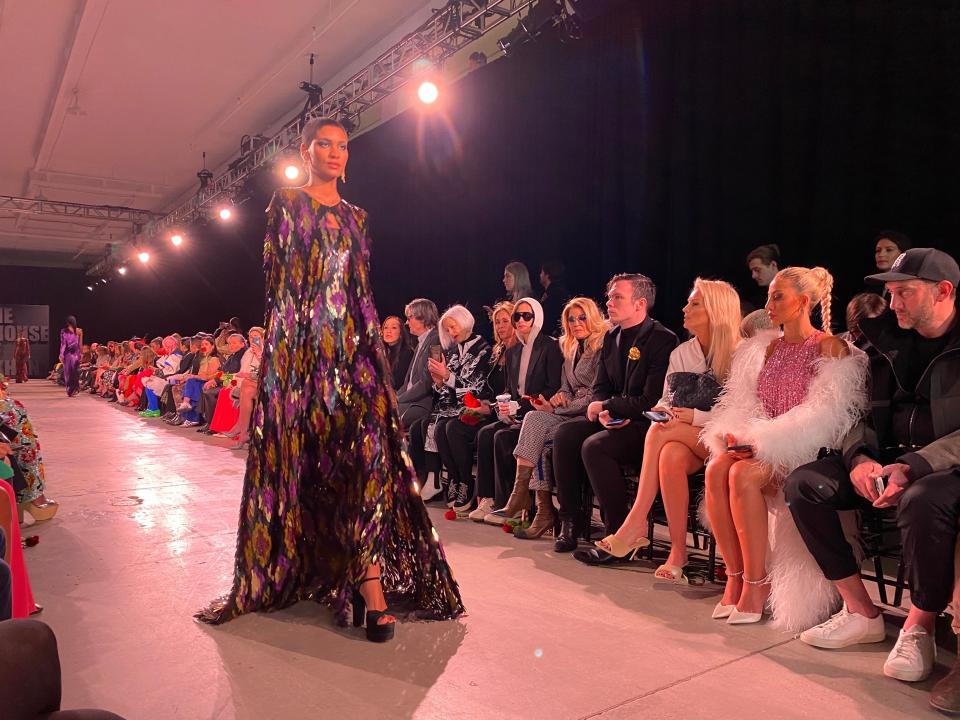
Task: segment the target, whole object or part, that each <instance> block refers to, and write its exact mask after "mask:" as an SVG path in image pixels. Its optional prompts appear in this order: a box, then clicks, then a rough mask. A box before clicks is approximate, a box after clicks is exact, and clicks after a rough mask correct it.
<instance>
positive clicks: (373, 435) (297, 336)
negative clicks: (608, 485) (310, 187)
mask: <svg viewBox="0 0 960 720" xmlns="http://www.w3.org/2000/svg"><path fill="white" fill-rule="evenodd" d="M369 254H370V238H369V236H368V233H367V214H366V212H365V211H363V210H361V209H360V208H358V207H355V206H353V205H350V204H349V203H346V202H343V201H341V202H340V203H339V204H338V205H336V206H334V207H328V206H324V205H321V204H320V203H319V202H317V201H316V200H314V199H313V198H311V197H310V196H309V195H307V194H306V193H305V192H303V191H301V190H298V189H293V188H287V189H283V190H278V191H277V192H276V193H275V194H274V197H273V200H272V201H271V203H270V206H269V207H268V209H267V236H266V240H265V246H264V266H265V271H266V288H267V290H266V302H265V308H266V309H265V316H266V317H265V323H264V326H265V327H266V337H265V338H264V352H263V358H262V361H261V366H260V386H259V391H258V401H257V406H256V409H255V411H254V417H253V432H252V434H251V448H250V454H249V457H248V459H247V471H246V477H245V479H244V486H243V498H242V500H241V505H240V523H239V530H238V533H237V551H236V559H235V567H234V580H233V588H232V590H231V592H230V593H229V594H228V595H226V596H224V597H222V598H219V599H217V600H215V601H214V602H213V603H212V604H211V605H210V606H209V607H208V608H206V609H204V610H201V611H200V612H198V613H197V617H198V619H200V620H202V621H205V622H210V623H221V622H224V621H227V620H229V619H231V618H233V617H235V616H237V615H240V614H242V613H246V612H252V611H256V610H275V609H278V608H282V607H285V606H288V605H290V604H292V603H294V602H296V601H298V600H302V599H305V598H312V599H314V600H316V601H318V602H321V603H324V604H325V605H327V606H329V607H330V608H332V609H333V611H334V613H335V617H336V619H337V621H338V622H340V623H341V624H343V623H344V622H345V621H346V611H347V607H348V604H349V603H348V601H349V598H350V597H351V595H352V591H353V589H354V588H355V587H357V584H358V583H359V582H360V580H362V579H363V577H364V575H365V573H366V568H367V567H368V566H369V565H370V564H371V563H379V564H380V572H381V577H382V582H383V587H384V590H385V592H386V593H387V598H388V600H389V602H390V604H391V610H392V611H393V612H398V611H404V610H410V611H412V613H413V614H414V615H415V616H416V617H419V618H428V619H443V618H451V617H455V616H456V615H458V614H460V613H461V612H463V605H462V602H461V600H460V593H459V589H458V587H457V584H456V582H455V581H454V579H453V576H452V573H451V571H450V567H449V565H448V564H447V561H446V558H445V556H444V552H443V548H442V546H441V544H440V540H439V536H438V535H437V532H436V530H435V529H434V527H433V525H432V523H431V522H430V518H429V516H428V514H427V510H426V508H425V506H424V504H423V501H422V500H421V499H420V495H419V493H418V492H417V488H416V486H415V485H414V479H415V476H414V473H413V469H412V467H411V464H410V459H409V455H408V453H407V449H406V446H405V440H404V435H403V432H402V430H401V427H400V421H399V415H398V410H397V399H396V395H395V394H394V392H393V391H392V389H391V388H390V384H389V380H390V372H389V370H388V369H387V364H386V354H385V351H384V347H383V343H382V341H381V339H380V333H379V325H380V323H379V320H378V318H377V311H376V308H375V307H374V302H373V294H372V291H371V288H370V279H369Z"/></svg>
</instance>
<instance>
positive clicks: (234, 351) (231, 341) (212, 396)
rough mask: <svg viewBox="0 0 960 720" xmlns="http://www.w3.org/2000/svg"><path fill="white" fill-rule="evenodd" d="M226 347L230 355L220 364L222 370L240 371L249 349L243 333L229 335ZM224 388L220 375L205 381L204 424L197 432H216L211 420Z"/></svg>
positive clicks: (226, 371) (201, 400) (201, 412)
mask: <svg viewBox="0 0 960 720" xmlns="http://www.w3.org/2000/svg"><path fill="white" fill-rule="evenodd" d="M226 348H227V353H228V355H227V356H226V357H225V358H224V360H223V363H222V364H221V365H220V372H221V373H223V374H225V375H232V374H234V373H238V372H240V361H241V360H243V354H244V353H245V352H246V351H247V343H246V340H244V337H243V335H241V334H240V333H231V334H230V335H229V336H228V337H227V343H226ZM222 389H223V380H222V379H220V378H219V377H213V378H210V379H209V380H207V382H205V383H204V385H203V395H202V396H201V397H200V414H201V415H202V416H203V425H201V426H200V427H198V428H197V432H199V433H203V434H205V435H213V434H214V431H213V430H211V429H210V422H211V421H212V420H213V413H214V410H216V409H217V400H219V399H220V391H221V390H222Z"/></svg>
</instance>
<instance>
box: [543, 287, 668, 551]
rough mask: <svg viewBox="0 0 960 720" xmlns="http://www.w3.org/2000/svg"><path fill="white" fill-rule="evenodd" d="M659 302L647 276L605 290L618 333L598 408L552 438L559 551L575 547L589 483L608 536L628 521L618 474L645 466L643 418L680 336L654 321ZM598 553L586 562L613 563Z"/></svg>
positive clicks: (597, 395)
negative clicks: (624, 468)
mask: <svg viewBox="0 0 960 720" xmlns="http://www.w3.org/2000/svg"><path fill="white" fill-rule="evenodd" d="M655 299H656V286H655V285H654V284H653V281H652V280H650V278H648V277H646V276H645V275H640V274H621V275H615V276H614V277H613V278H612V279H611V280H610V282H609V283H608V284H607V314H608V316H609V318H610V321H611V322H612V323H614V324H615V327H614V328H613V329H612V330H610V331H609V332H608V333H607V335H606V337H605V338H604V340H603V348H602V349H601V351H600V353H601V355H600V367H599V368H598V370H597V380H596V382H595V383H594V386H593V401H592V402H591V403H590V405H589V406H588V407H587V417H586V418H584V419H581V420H571V421H570V422H566V423H564V424H563V425H561V426H560V427H559V428H557V431H556V434H555V435H554V439H553V475H554V478H555V479H556V483H557V490H558V495H559V496H560V521H561V528H560V534H559V535H558V537H557V540H556V542H555V543H554V550H555V551H556V552H570V551H571V550H574V549H576V547H577V535H578V532H579V530H580V529H581V528H580V527H579V525H580V521H581V519H582V517H583V499H582V491H583V486H584V483H585V482H586V481H587V480H588V479H589V482H590V485H591V486H592V487H593V492H594V494H595V495H596V497H597V499H598V501H599V502H600V509H601V511H602V512H603V520H604V524H605V525H606V528H607V532H608V533H613V532H615V531H616V530H617V528H619V527H620V525H621V524H622V523H623V521H624V520H625V519H626V517H627V512H628V510H629V508H628V506H627V502H628V498H627V486H626V483H625V482H624V479H623V474H622V471H621V467H622V466H623V465H628V464H630V465H639V463H640V461H641V459H642V455H643V441H644V436H645V435H646V432H647V428H648V427H649V424H650V422H649V421H648V420H647V419H646V418H645V417H644V416H643V413H644V412H645V411H647V410H649V409H650V408H652V407H653V406H654V405H655V404H656V402H657V401H658V400H659V399H660V396H661V395H662V394H663V381H664V377H665V376H666V374H667V364H668V362H669V360H670V353H671V352H672V351H673V349H674V348H675V347H676V346H677V336H676V335H674V334H673V333H672V332H671V331H670V330H668V329H667V328H665V327H664V326H663V325H661V324H660V323H659V322H657V321H656V320H654V319H653V318H652V317H650V315H649V311H650V310H651V308H653V303H654V300H655ZM591 552H592V551H591ZM597 553H600V555H597V556H596V557H591V558H587V561H594V562H596V561H605V560H608V559H610V558H612V556H610V557H609V558H608V557H604V556H606V553H602V551H597ZM578 559H584V558H578ZM614 560H615V559H614Z"/></svg>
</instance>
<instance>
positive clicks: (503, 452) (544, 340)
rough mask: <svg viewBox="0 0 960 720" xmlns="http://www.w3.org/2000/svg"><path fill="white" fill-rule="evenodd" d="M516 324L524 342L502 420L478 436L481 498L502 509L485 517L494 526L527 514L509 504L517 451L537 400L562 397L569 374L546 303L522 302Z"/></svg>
mask: <svg viewBox="0 0 960 720" xmlns="http://www.w3.org/2000/svg"><path fill="white" fill-rule="evenodd" d="M511 320H512V322H513V327H514V330H515V331H516V334H517V339H518V341H519V342H518V344H517V345H514V346H513V347H512V348H511V349H510V350H508V351H507V365H506V375H507V387H506V390H505V392H504V393H503V394H501V395H499V396H498V398H499V399H498V400H497V405H496V411H497V419H496V421H494V422H492V423H490V424H488V425H485V426H484V427H483V429H482V430H480V432H479V433H478V435H477V494H478V496H479V497H483V498H491V497H492V498H493V499H494V507H496V508H499V510H495V511H494V512H492V513H490V514H489V515H487V516H486V517H485V518H484V521H485V522H489V523H491V524H501V523H503V522H504V521H505V520H510V519H514V518H518V517H520V515H521V514H522V512H523V510H524V509H525V508H524V507H519V509H517V508H518V501H514V502H513V503H508V497H509V494H510V490H511V488H512V487H513V485H514V480H515V478H516V475H517V461H516V460H515V459H514V457H513V451H514V450H515V449H516V447H517V441H518V440H519V439H520V428H521V423H522V422H523V417H524V416H525V415H526V414H527V413H528V412H530V411H531V410H535V409H536V406H535V405H534V404H533V400H534V399H537V400H539V399H540V398H541V397H546V398H550V397H553V396H554V395H556V394H557V391H558V390H560V383H561V382H562V378H561V376H562V375H563V352H562V351H561V350H560V344H559V343H558V342H557V341H556V339H555V338H552V337H550V336H549V335H546V334H545V333H543V332H542V330H543V308H542V307H540V303H539V302H537V301H536V300H534V299H533V298H520V300H519V301H518V302H517V304H516V305H515V306H514V310H513V316H512V318H511ZM507 398H509V399H507ZM495 399H496V398H495ZM527 499H528V501H529V496H528V497H527ZM508 504H510V506H511V507H510V511H509V512H507V505H508Z"/></svg>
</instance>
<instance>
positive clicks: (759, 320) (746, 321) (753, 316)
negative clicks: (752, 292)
mask: <svg viewBox="0 0 960 720" xmlns="http://www.w3.org/2000/svg"><path fill="white" fill-rule="evenodd" d="M741 305H742V303H741ZM772 327H773V325H772V324H771V323H770V314H769V313H768V312H767V311H766V309H765V308H761V309H760V310H754V311H753V312H751V313H747V315H745V316H744V318H743V320H741V321H740V335H741V336H743V337H744V338H752V337H753V336H754V335H756V334H757V333H758V332H760V331H761V330H770V329H771V328H772Z"/></svg>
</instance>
